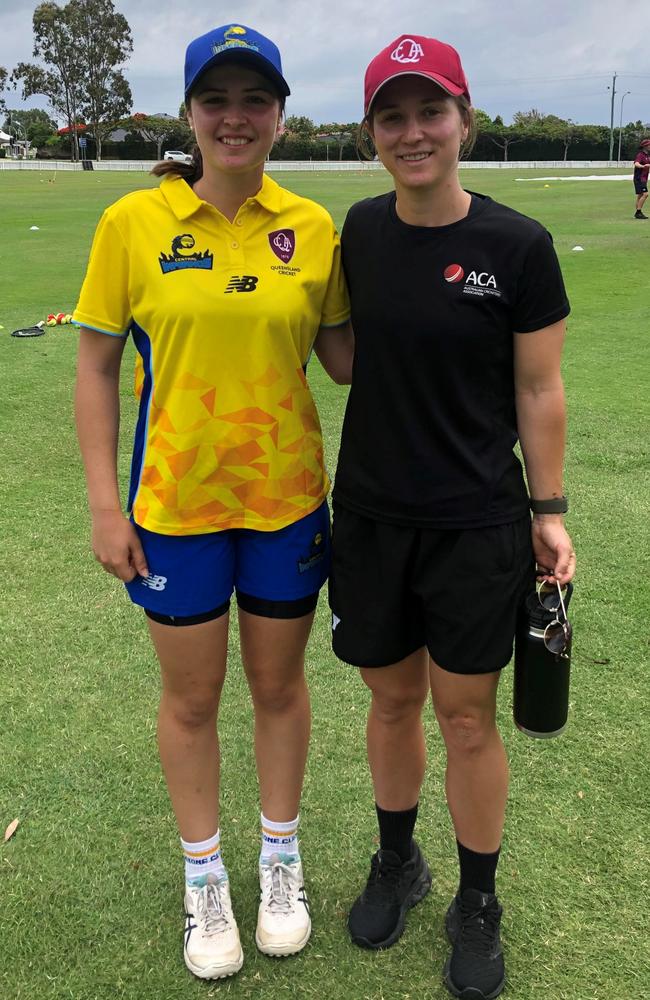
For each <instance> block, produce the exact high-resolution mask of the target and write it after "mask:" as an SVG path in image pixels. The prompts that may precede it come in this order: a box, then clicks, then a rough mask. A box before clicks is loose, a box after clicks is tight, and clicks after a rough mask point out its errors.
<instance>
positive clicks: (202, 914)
mask: <svg viewBox="0 0 650 1000" xmlns="http://www.w3.org/2000/svg"><path fill="white" fill-rule="evenodd" d="M221 888H222V886H221V884H220V883H219V882H208V884H207V885H204V886H202V887H201V890H200V892H199V895H198V897H197V902H196V917H197V921H199V922H200V925H201V930H202V931H203V933H204V934H221V933H222V932H223V931H227V930H229V929H230V921H229V920H228V917H227V915H226V912H225V910H224V907H223V902H222V900H221V892H220V889H221Z"/></svg>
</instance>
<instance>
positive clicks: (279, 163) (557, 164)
mask: <svg viewBox="0 0 650 1000" xmlns="http://www.w3.org/2000/svg"><path fill="white" fill-rule="evenodd" d="M92 162H93V169H94V170H119V171H123V170H139V171H147V172H148V171H149V170H151V168H152V167H153V165H154V164H155V163H157V162H158V161H157V160H93V161H92ZM460 165H461V168H462V169H463V170H594V169H597V168H599V167H600V168H603V167H604V168H608V169H612V168H615V167H621V168H622V169H626V170H629V169H631V168H632V166H633V161H632V160H622V161H621V162H617V161H616V160H568V161H567V160H507V161H505V162H504V161H503V160H469V161H463V162H461V164H460ZM82 169H83V168H82V165H81V163H79V162H77V163H71V162H70V160H6V159H4V160H2V159H0V170H49V171H55V170H82ZM266 169H267V170H270V171H272V172H275V171H280V170H318V171H340V170H356V171H358V170H383V166H382V164H381V163H379V162H378V161H374V162H372V163H365V162H362V161H358V160H329V161H328V160H268V161H267V163H266Z"/></svg>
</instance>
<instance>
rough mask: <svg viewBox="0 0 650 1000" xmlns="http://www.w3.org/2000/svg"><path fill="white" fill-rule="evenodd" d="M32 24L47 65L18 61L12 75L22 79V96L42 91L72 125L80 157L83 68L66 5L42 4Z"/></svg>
mask: <svg viewBox="0 0 650 1000" xmlns="http://www.w3.org/2000/svg"><path fill="white" fill-rule="evenodd" d="M32 26H33V29H34V47H33V49H32V53H33V55H34V56H36V58H37V59H41V60H42V61H43V63H45V66H40V65H38V64H37V63H22V62H21V63H18V65H17V66H16V68H15V69H14V71H13V72H12V74H11V79H12V82H13V83H14V84H17V83H18V82H19V81H21V82H22V85H23V95H22V96H23V99H24V98H26V97H32V96H33V95H34V94H43V95H44V96H45V97H47V99H48V101H49V103H50V106H51V107H52V109H53V110H54V111H55V112H56V114H57V115H58V116H59V117H61V118H64V119H65V122H66V125H67V126H68V128H69V129H70V143H71V153H72V158H73V160H76V159H78V158H79V146H78V143H77V132H76V129H75V128H74V126H75V125H76V123H77V121H78V120H79V119H78V115H79V104H80V99H81V71H80V67H79V65H78V63H77V59H76V54H75V40H74V37H73V35H72V32H71V30H70V25H69V23H68V19H67V17H66V14H65V8H63V7H59V6H57V4H55V3H49V2H48V3H42V4H40V5H39V6H38V7H37V8H36V9H35V11H34V15H33V18H32Z"/></svg>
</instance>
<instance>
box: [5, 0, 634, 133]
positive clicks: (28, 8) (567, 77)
mask: <svg viewBox="0 0 650 1000" xmlns="http://www.w3.org/2000/svg"><path fill="white" fill-rule="evenodd" d="M35 5H36V4H35V0H31V2H30V0H13V2H12V5H11V10H10V11H9V10H8V11H7V12H5V13H0V65H3V66H6V67H7V68H8V69H11V68H12V67H13V66H14V65H15V63H16V62H17V61H18V60H19V59H27V60H29V59H31V45H32V40H31V18H32V13H33V9H34V6H35ZM115 5H116V8H117V9H118V10H119V11H120V12H121V13H123V14H124V16H125V17H126V18H127V20H128V21H129V24H130V25H131V29H132V32H133V37H134V53H133V57H132V59H131V61H130V62H129V64H128V66H127V68H126V75H127V77H128V79H129V81H130V83H131V87H132V90H133V95H134V108H135V109H136V110H139V111H145V112H156V111H164V112H167V113H169V114H175V113H176V111H177V110H178V106H179V104H180V101H181V99H182V90H183V84H182V79H183V57H184V50H185V46H186V45H187V42H188V41H190V40H191V39H192V38H194V37H196V36H197V35H200V34H203V33H204V32H205V31H207V30H208V29H209V28H210V27H213V26H214V20H215V4H214V3H213V2H212V0H193V3H192V4H191V5H183V6H181V5H180V4H178V3H176V2H172V0H115ZM217 10H218V11H219V14H218V16H219V17H223V19H224V21H223V23H226V22H227V20H228V9H227V7H226V6H225V5H222V4H219V5H218V6H217ZM231 10H232V13H233V14H235V19H241V21H242V22H243V23H244V24H248V25H250V26H253V27H255V28H257V29H258V30H260V31H262V32H264V34H267V35H268V36H269V37H271V38H273V40H274V41H275V42H277V44H278V45H279V47H280V50H281V52H282V57H283V63H284V69H285V74H286V76H287V79H288V80H289V84H290V86H291V89H292V96H291V98H290V100H289V104H288V111H289V113H290V114H305V115H308V116H309V117H311V118H313V119H314V120H315V121H354V120H358V119H359V118H360V116H361V103H362V86H363V73H364V69H365V67H366V65H367V63H368V62H369V60H370V59H371V58H372V57H373V56H374V55H375V54H376V53H377V52H378V51H379V50H380V49H381V48H383V47H384V46H385V45H387V44H388V43H389V42H390V41H391V40H392V39H393V38H396V37H397V36H398V35H400V34H404V33H409V32H413V33H416V34H425V35H433V36H434V37H437V38H442V39H443V40H444V41H447V42H449V43H451V44H452V45H454V46H456V48H458V50H459V51H460V53H461V56H462V58H463V63H464V66H465V70H466V73H467V75H468V78H469V81H470V89H471V91H472V97H473V99H474V101H475V103H476V105H477V106H478V107H481V108H483V109H484V110H486V111H487V112H488V114H490V115H491V116H494V115H496V114H501V115H502V117H503V118H504V119H505V120H510V119H511V117H512V114H513V113H514V112H515V111H517V110H528V109H529V108H531V107H536V108H539V109H540V110H542V111H544V112H546V113H554V114H558V115H561V116H563V117H570V118H573V119H574V120H575V121H580V122H600V123H607V122H609V113H610V92H608V90H607V86H608V84H611V79H612V76H613V73H614V72H615V71H617V72H618V74H619V79H618V80H617V97H616V115H618V108H619V107H620V104H619V101H620V97H621V96H622V94H623V93H624V92H625V91H627V90H629V91H631V92H632V93H631V94H630V96H628V97H627V98H626V101H625V113H626V118H627V117H628V116H629V118H630V119H633V120H636V119H637V118H641V119H644V118H645V119H647V117H648V114H647V110H646V109H647V106H648V98H650V72H647V69H646V56H645V52H644V51H643V50H644V46H645V41H644V37H643V35H644V25H645V26H647V25H648V15H647V10H648V8H647V4H646V3H645V0H643V2H642V0H619V2H617V4H616V9H615V12H614V13H613V12H612V7H611V4H610V3H609V0H574V2H573V3H571V4H567V3H566V2H565V0H562V2H560V0H548V2H546V3H544V4H541V3H540V2H539V0H519V2H517V3H514V4H511V5H506V4H501V3H497V0H457V2H456V3H455V4H449V5H444V6H443V5H439V4H432V3H431V0H402V2H399V3H396V2H395V0H375V2H373V3H372V4H369V3H368V2H367V0H363V2H362V0H347V2H345V0H329V2H328V0H284V2H275V3H273V2H269V0H239V2H237V3H236V4H235V3H233V4H232V5H231ZM41 103H42V102H41Z"/></svg>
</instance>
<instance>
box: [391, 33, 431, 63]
mask: <svg viewBox="0 0 650 1000" xmlns="http://www.w3.org/2000/svg"><path fill="white" fill-rule="evenodd" d="M423 55H424V49H423V48H422V46H421V45H420V43H419V42H416V41H415V40H414V39H413V38H403V39H402V41H401V42H400V43H399V45H398V46H397V48H395V49H393V51H392V52H391V54H390V57H391V59H393V60H394V61H395V62H398V63H416V62H419V61H420V59H421V58H422V57H423Z"/></svg>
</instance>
